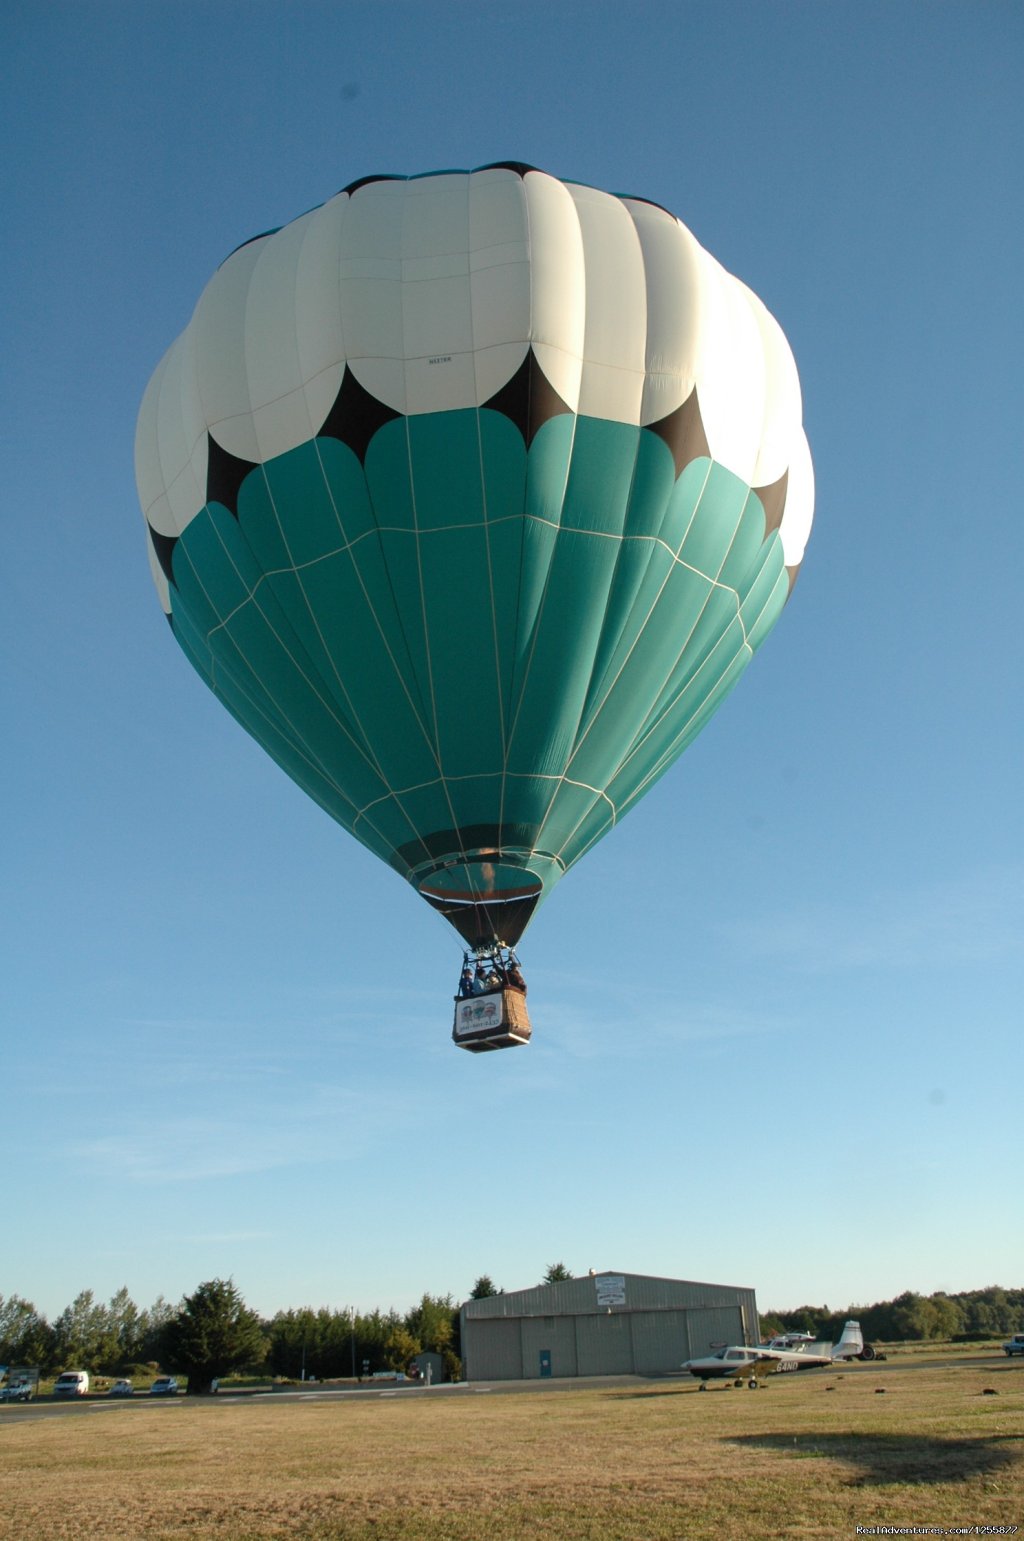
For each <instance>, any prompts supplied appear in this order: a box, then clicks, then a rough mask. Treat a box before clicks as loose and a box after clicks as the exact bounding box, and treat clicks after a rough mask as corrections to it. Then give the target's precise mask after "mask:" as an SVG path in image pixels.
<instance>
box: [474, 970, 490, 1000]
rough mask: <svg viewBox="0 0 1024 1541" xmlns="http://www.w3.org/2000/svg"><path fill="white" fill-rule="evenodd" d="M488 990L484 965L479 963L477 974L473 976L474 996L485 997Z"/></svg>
mask: <svg viewBox="0 0 1024 1541" xmlns="http://www.w3.org/2000/svg"><path fill="white" fill-rule="evenodd" d="M486 989H487V979H486V977H485V975H484V966H483V964H482V963H478V964H477V966H476V973H475V974H474V975H473V994H474V995H483V993H484V991H485V990H486Z"/></svg>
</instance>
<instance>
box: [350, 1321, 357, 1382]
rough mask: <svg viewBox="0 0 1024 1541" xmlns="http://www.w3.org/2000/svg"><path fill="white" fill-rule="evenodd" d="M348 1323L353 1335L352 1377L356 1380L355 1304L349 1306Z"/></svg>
mask: <svg viewBox="0 0 1024 1541" xmlns="http://www.w3.org/2000/svg"><path fill="white" fill-rule="evenodd" d="M348 1323H349V1330H350V1332H351V1335H352V1379H353V1380H355V1378H356V1308H355V1306H349V1309H348Z"/></svg>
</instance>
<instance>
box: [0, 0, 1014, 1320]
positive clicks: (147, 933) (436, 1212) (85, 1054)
mask: <svg viewBox="0 0 1024 1541" xmlns="http://www.w3.org/2000/svg"><path fill="white" fill-rule="evenodd" d="M1022 44H1024V13H1022V12H1021V10H1020V8H1019V7H1016V6H1013V5H1010V4H988V3H983V0H977V3H970V4H967V3H965V4H954V3H943V4H938V3H935V4H923V3H922V4H913V5H912V4H901V3H891V4H886V5H870V4H862V3H858V4H846V3H842V0H839V3H830V4H825V3H820V4H818V3H815V4H811V3H808V4H770V3H751V4H739V3H732V4H729V3H725V4H723V3H720V0H716V3H714V4H703V3H689V4H687V3H682V4H661V3H649V4H638V5H635V6H628V7H627V6H621V5H606V4H602V3H600V0H598V3H590V4H586V5H584V4H579V5H576V4H568V3H559V0H549V3H546V4H542V5H541V4H533V3H530V0H526V3H520V4H515V5H505V6H495V5H490V4H486V3H485V4H479V3H477V4H473V5H469V4H468V3H467V4H461V3H448V4H445V5H435V4H427V3H424V4H387V3H384V4H380V5H376V6H372V7H371V6H364V5H350V4H345V3H340V4H339V3H334V4H324V5H321V4H317V3H305V4H298V3H295V4H283V3H279V4H275V5H270V4H259V3H253V4H243V3H227V0H221V3H217V0H213V3H209V4H204V5H191V4H188V3H178V0H176V3H174V4H171V3H167V4H160V3H153V0H146V3H142V4H138V5H130V4H128V3H127V0H125V3H123V4H101V3H86V4H80V3H75V4H67V5H61V4H52V3H46V0H42V3H40V0H32V3H22V0H9V3H8V4H7V5H6V6H5V8H4V15H3V19H2V21H0V57H2V58H3V59H4V61H5V62H4V65H3V70H4V76H5V79H4V89H3V92H2V99H3V105H2V109H0V110H2V113H3V117H4V119H5V121H4V122H3V136H4V143H5V146H6V147H7V153H6V155H5V170H4V203H5V210H6V215H7V228H8V239H7V241H6V242H5V243H4V248H3V254H2V256H0V263H2V272H0V281H2V287H3V292H4V293H5V295H7V296H8V298H9V299H10V298H12V297H13V304H11V305H10V308H9V312H8V315H7V318H6V322H5V338H4V346H3V368H2V378H0V389H2V392H3V402H2V408H3V410H2V418H0V421H2V424H3V430H2V431H3V456H4V463H5V473H4V484H5V491H6V497H5V500H4V503H5V507H4V515H3V529H4V558H5V560H4V563H3V569H4V606H3V625H4V644H3V649H2V654H0V675H2V690H3V707H2V709H3V716H4V721H5V722H6V723H7V725H8V735H7V745H8V747H7V753H6V754H5V756H4V757H3V761H2V769H0V775H2V778H3V807H4V810H5V814H6V821H5V822H6V830H5V833H4V837H3V849H4V859H3V865H4V876H5V881H4V894H5V897H6V899H7V906H6V908H7V918H6V923H5V927H4V931H5V941H6V943H7V958H6V962H5V964H4V980H3V985H4V988H3V993H2V1005H0V1013H2V1017H3V1042H4V1051H3V1058H2V1083H0V1084H2V1086H3V1098H4V1107H5V1117H6V1122H7V1134H8V1138H7V1139H6V1140H5V1142H4V1143H5V1159H4V1169H5V1176H4V1182H3V1190H4V1196H3V1216H4V1233H5V1238H6V1239H5V1243H4V1245H3V1247H2V1248H0V1294H10V1293H14V1292H17V1293H19V1294H21V1295H24V1296H27V1297H28V1298H30V1299H32V1300H33V1301H35V1303H36V1304H37V1306H38V1307H39V1308H40V1309H42V1310H44V1311H46V1312H47V1313H48V1314H50V1315H53V1314H55V1313H56V1312H58V1311H59V1310H60V1309H61V1308H62V1307H63V1306H64V1305H65V1304H66V1303H67V1302H68V1301H69V1300H70V1299H71V1298H72V1297H73V1295H75V1294H76V1293H77V1292H78V1291H79V1290H80V1289H82V1288H91V1289H93V1290H94V1291H95V1293H96V1294H97V1295H98V1296H100V1297H103V1298H108V1297H109V1296H110V1295H111V1294H112V1293H113V1292H114V1291H115V1290H116V1289H117V1288H118V1287H119V1286H121V1285H122V1284H126V1285H127V1286H128V1288H129V1290H130V1292H131V1293H132V1295H133V1296H134V1298H135V1299H136V1300H137V1301H138V1302H139V1303H140V1304H148V1303H149V1302H151V1301H152V1300H153V1299H154V1298H155V1297H156V1296H157V1295H158V1294H161V1293H162V1294H164V1295H166V1296H167V1297H168V1298H171V1299H177V1298H178V1297H179V1296H180V1295H181V1294H182V1293H184V1292H185V1291H189V1290H191V1289H193V1288H194V1287H195V1285H196V1284H197V1283H199V1282H200V1281H201V1280H204V1279H208V1278H211V1277H219V1276H226V1275H229V1274H230V1275H232V1276H233V1277H234V1278H235V1281H236V1283H237V1284H238V1286H239V1287H240V1289H241V1290H242V1292H243V1294H244V1295H245V1296H246V1298H247V1299H248V1301H249V1302H250V1304H252V1305H253V1306H255V1307H256V1308H257V1309H259V1310H261V1311H263V1312H266V1313H268V1314H269V1313H272V1312H273V1311H274V1310H276V1309H278V1308H282V1307H287V1306H298V1305H301V1304H304V1303H310V1304H313V1305H321V1304H324V1305H331V1306H338V1307H340V1306H343V1305H348V1304H352V1305H355V1306H357V1307H358V1308H360V1309H370V1308H372V1307H373V1306H375V1305H380V1306H382V1307H387V1306H389V1305H392V1304H393V1305H396V1306H398V1307H400V1308H402V1307H405V1306H407V1305H408V1304H410V1303H411V1302H412V1301H413V1300H414V1299H416V1298H418V1297H419V1295H420V1294H421V1293H422V1292H423V1291H424V1290H429V1291H431V1292H432V1293H449V1292H450V1293H451V1294H453V1295H454V1296H456V1297H457V1298H462V1297H464V1296H465V1295H466V1294H467V1293H468V1292H469V1290H470V1288H471V1286H472V1284H473V1282H474V1280H475V1279H476V1277H477V1276H478V1275H479V1274H481V1273H485V1272H486V1273H488V1274H490V1275H491V1276H492V1277H493V1278H494V1279H495V1280H496V1281H497V1283H499V1284H500V1285H501V1286H503V1287H505V1288H507V1289H513V1288H517V1287H521V1286H526V1285H530V1284H532V1283H535V1282H537V1281H538V1280H539V1279H540V1277H541V1275H542V1273H543V1271H544V1268H545V1267H546V1265H547V1264H549V1263H551V1262H553V1261H556V1260H562V1261H564V1262H565V1263H566V1264H567V1265H568V1266H569V1267H570V1268H571V1269H572V1270H573V1271H574V1272H577V1273H582V1272H585V1271H586V1270H587V1269H588V1268H591V1267H593V1268H596V1269H605V1268H611V1269H615V1270H621V1271H628V1272H637V1273H652V1274H661V1275H669V1276H675V1277H683V1278H690V1279H705V1280H713V1281H720V1282H729V1283H736V1284H745V1285H752V1286H754V1287H755V1288H756V1290H757V1292H758V1301H759V1304H760V1306H761V1308H762V1310H765V1309H768V1308H770V1307H788V1306H794V1305H797V1304H800V1303H801V1302H805V1301H812V1302H815V1303H822V1302H824V1303H827V1304H829V1305H830V1306H831V1307H832V1308H833V1309H841V1308H843V1307H845V1306H846V1305H848V1304H851V1303H866V1302H869V1301H872V1300H876V1299H882V1298H887V1297H889V1296H891V1295H894V1294H897V1293H899V1292H900V1291H902V1290H905V1289H917V1290H921V1291H924V1292H930V1291H932V1290H935V1289H948V1290H952V1291H955V1290H963V1289H971V1288H976V1287H981V1286H984V1285H986V1284H991V1283H1002V1284H1004V1285H1007V1286H1010V1285H1014V1286H1017V1285H1020V1284H1021V1282H1022V1280H1024V1242H1022V1240H1021V1234H1020V1227H1019V1226H1016V1227H1014V1226H1012V1225H1008V1224H1007V1218H1006V1217H1007V1214H1008V1213H1009V1212H1010V1210H1011V1209H1012V1202H1011V1199H1012V1196H1013V1195H1015V1194H1016V1193H1017V1192H1018V1191H1019V1187H1020V1181H1021V1177H1022V1159H1021V1139H1020V1024H1021V1016H1022V1010H1021V995H1022V989H1021V986H1022V979H1021V936H1022V925H1021V922H1022V918H1024V917H1022V904H1021V889H1022V884H1021V876H1022V865H1024V863H1022V840H1021V835H1022V828H1021V796H1020V762H1021V752H1020V751H1021V742H1022V730H1021V713H1020V694H1019V681H1020V672H1021V671H1020V665H1021V654H1020V644H1019V626H1018V623H1017V615H1018V609H1019V573H1020V558H1021V538H1020V530H1021V505H1020V489H1021V485H1022V481H1024V476H1022V473H1024V464H1022V460H1024V455H1022V436H1021V420H1022V405H1024V403H1022V391H1021V370H1020V339H1021V336H1022V325H1021V323H1022V315H1021V302H1020V293H1021V291H1020V253H1021V250H1022V247H1024V220H1022V215H1021V201H1020V157H1021V147H1022V145H1024V121H1022V119H1024V111H1022V106H1021V93H1020V85H1019V82H1020V75H1021V69H1022V65H1024V48H1022ZM499 159H517V160H522V161H527V162H530V163H532V164H534V165H537V166H539V167H542V168H543V169H545V170H548V171H551V172H553V173H555V174H556V175H559V176H564V177H569V178H572V179H574V180H578V181H584V182H591V183H593V184H595V185H597V186H599V187H604V188H607V189H610V190H613V191H617V192H631V193H638V194H641V195H643V196H646V197H649V198H651V199H653V200H655V201H657V202H659V203H662V204H664V205H665V206H666V207H668V208H670V209H671V210H672V211H673V212H675V213H677V214H678V215H679V216H680V217H681V218H682V219H683V220H684V221H685V222H686V223H687V224H688V225H689V226H690V228H691V229H692V230H693V232H694V233H695V235H696V236H697V238H698V239H699V240H700V241H701V242H702V243H703V244H704V245H705V246H706V247H707V248H708V249H709V250H710V251H711V252H713V253H714V255H715V256H716V257H717V258H718V259H719V260H720V261H721V262H722V263H723V264H724V265H725V266H726V267H727V268H728V269H730V270H731V271H732V272H734V273H736V274H737V275H738V276H739V277H741V278H742V279H743V280H744V281H745V282H746V283H748V284H749V285H750V286H751V287H752V288H753V289H754V290H755V291H756V292H757V293H758V294H759V295H760V296H761V298H762V299H763V300H764V301H765V303H766V304H767V305H768V307H769V309H771V310H772V311H773V313H774V314H775V315H776V316H777V318H778V319H779V321H780V322H781V324H782V327H783V329H784V331H785V332H786V335H787V336H788V338H789V340H790V343H791V345H792V347H793V350H794V353H795V356H796V360H797V364H798V367H799V369H800V374H801V381H802V385H803V392H804V410H805V422H806V426H807V431H808V436H809V438H810V443H811V450H812V454H813V457H814V462H815V473H816V480H817V515H816V523H815V529H814V533H813V535H812V538H811V543H810V546H809V549H808V555H807V559H806V561H805V564H804V569H803V572H802V575H801V578H800V582H799V584H798V586H797V589H796V591H795V593H794V597H793V600H792V603H791V604H790V605H789V607H788V609H787V612H786V614H785V615H784V616H783V618H782V621H781V622H780V624H779V626H778V628H777V630H776V631H775V633H774V634H773V636H772V637H771V639H770V641H769V643H768V645H767V646H766V647H765V648H764V650H763V651H762V652H761V653H760V654H759V655H758V658H757V659H756V661H755V663H754V665H753V666H752V668H751V669H750V670H749V671H748V673H747V675H746V677H745V678H744V680H743V682H742V683H741V685H740V687H739V688H738V689H737V691H736V692H735V693H734V694H733V695H732V696H731V697H730V699H729V701H728V702H727V703H726V705H725V706H724V708H723V709H722V711H721V712H720V713H719V714H718V716H717V717H716V718H715V720H714V721H713V722H712V723H711V725H710V726H709V727H708V728H707V730H706V731H705V733H704V734H703V736H702V737H701V739H700V740H699V741H698V743H697V744H696V745H695V746H694V747H693V748H692V749H691V750H689V751H688V752H687V754H686V755H685V756H684V757H683V759H682V760H681V761H680V762H679V764H678V765H677V766H676V767H675V768H674V769H673V771H672V772H671V773H670V774H669V775H668V776H666V777H665V778H664V779H663V780H662V781H661V782H660V783H659V784H658V786H657V787H656V788H655V789H654V790H653V791H652V792H651V794H650V795H649V796H648V797H647V798H646V799H645V801H644V802H643V804H642V805H641V806H640V807H639V808H638V809H637V810H636V811H635V812H634V813H632V814H631V816H630V817H629V819H628V820H626V821H625V822H624V823H623V824H622V826H621V827H620V828H619V829H617V830H616V831H615V832H614V833H613V834H612V835H611V836H609V837H608V838H607V839H606V840H605V841H604V842H603V843H602V844H601V845H600V846H599V847H597V848H595V849H594V850H593V851H592V852H591V853H590V854H589V855H588V857H587V859H586V861H585V863H583V864H582V865H581V866H580V867H579V868H577V869H576V870H575V871H574V872H573V873H571V874H570V875H569V876H568V877H567V878H566V880H565V881H564V883H562V884H561V886H560V887H559V889H558V891H557V893H556V894H555V895H554V896H553V897H552V898H551V900H550V901H549V903H548V904H547V905H546V906H545V908H544V910H543V911H542V913H541V915H540V916H539V918H538V920H537V921H536V923H535V924H534V926H533V927H532V928H531V930H530V932H529V933H528V935H527V938H526V941H525V943H524V946H523V949H522V953H523V957H524V963H525V965H526V969H527V974H528V978H529V980H530V1003H531V1013H532V1016H533V1021H534V1042H533V1044H532V1045H531V1046H530V1048H529V1049H528V1050H522V1051H519V1050H517V1051H515V1052H514V1053H509V1054H500V1055H488V1056H481V1057H478V1056H472V1055H465V1054H460V1053H458V1052H457V1051H456V1050H455V1049H454V1048H453V1047H452V1045H451V1042H450V1039H449V1033H450V1025H451V1004H450V997H451V992H452V988H453V985H454V980H455V976H456V975H457V972H458V966H459V961H460V949H459V944H458V941H457V939H456V938H455V936H454V933H452V932H450V931H449V930H448V928H447V927H446V926H445V925H444V923H443V922H442V921H441V920H440V919H439V918H438V917H437V916H436V915H434V914H432V913H431V912H430V911H429V910H428V909H427V907H426V906H425V905H423V904H422V902H421V901H420V900H418V899H417V898H416V896H415V895H414V894H413V892H412V891H411V889H408V888H406V886H405V885H404V884H403V883H402V882H401V881H400V880H399V879H398V878H397V877H396V876H395V874H394V873H392V872H390V871H389V870H387V869H386V868H385V867H383V866H382V865H380V864H378V863H377V862H376V861H375V860H374V859H373V858H372V857H370V856H369V855H368V853H367V852H365V851H364V850H363V849H362V848H361V847H359V846H357V845H356V844H355V843H354V842H353V841H352V840H351V839H350V838H349V837H348V836H346V835H345V834H344V833H343V832H342V831H340V830H339V829H337V828H336V827H335V826H334V825H333V824H331V823H330V821H329V820H327V818H326V817H325V816H324V815H323V814H322V813H321V812H320V810H319V809H317V808H316V807H314V806H313V805H312V804H311V803H308V802H307V801H305V800H304V798H303V796H302V795H301V794H300V793H299V792H298V791H297V790H296V789H295V788H293V787H292V786H291V785H290V784H289V783H288V782H287V781H286V779H285V778H284V777H283V775H282V774H281V772H279V771H278V770H277V768H276V767H275V766H274V765H273V764H272V763H271V762H270V761H269V760H268V759H267V758H266V757H265V756H264V754H263V753H262V751H260V750H259V749H258V748H257V746H256V745H255V744H254V743H252V742H251V741H250V740H249V739H248V738H247V737H246V735H245V734H243V733H242V732H241V731H240V730H239V729H238V728H237V726H236V725H235V724H234V723H233V722H232V721H231V719H230V718H229V717H228V715H227V714H226V713H225V712H223V710H222V709H221V708H220V706H219V705H218V703H217V702H216V701H215V700H214V698H213V697H212V696H211V695H210V694H209V693H208V692H207V691H206V690H205V689H204V688H203V686H202V685H201V683H200V682H199V680H198V679H197V678H196V676H195V675H194V674H193V672H192V670H191V669H190V668H189V666H188V664H187V663H186V661H185V659H184V657H183V656H182V655H181V654H180V652H179V651H178V649H177V648H176V647H175V646H174V644H173V641H172V639H171V637H170V635H169V632H168V628H167V626H166V623H165V621H164V620H163V617H162V614H161V611H160V607H159V604H158V602H157V599H156V597H155V594H154V592H153V588H152V584H151V582H150V578H149V574H148V569H147V563H146V556H145V544H144V538H143V525H142V519H141V515H140V513H139V509H138V502H137V498H136V494H135V487H134V475H133V463H132V444H133V435H134V427H135V417H136V413H137V410H138V404H139V400H140V398H141V395H142V391H143V389H144V387H145V384H146V381H147V379H148V377H149V375H150V373H151V372H152V370H153V368H154V367H155V365H156V363H157V361H158V359H159V357H160V355H161V354H162V353H163V351H164V350H165V348H166V347H167V346H168V344H169V343H170V342H171V341H172V340H173V338H174V337H175V336H176V335H177V334H178V332H179V331H180V330H181V329H182V327H183V326H184V325H185V323H186V321H187V320H188V317H189V315H190V313H191V310H192V307H193V305H194V303H195V300H196V299H197V297H198V295H199V293H200V291H201V289H202V287H203V285H204V284H205V283H206V281H207V279H208V278H209V276H210V275H211V273H212V272H213V270H214V268H215V267H216V266H217V264H218V263H219V262H220V261H221V260H222V259H223V258H224V257H225V256H226V255H227V253H228V252H229V251H231V250H232V249H233V248H234V247H235V246H237V245H238V244H239V243H240V242H241V241H243V240H245V239H247V238H248V237H249V236H251V235H253V234H256V233H257V232H259V231H263V230H265V229H267V228H269V227H272V226H276V225H279V224H282V223H284V222H286V221H287V220H289V219H291V218H293V217H295V216H296V215H298V214H299V213H301V212H303V211H304V210H305V209H307V208H309V207H311V206H312V205H313V204H316V203H319V202H321V201H323V199H325V198H326V197H329V196H330V195H331V194H332V193H334V192H335V191H336V190H337V189H338V188H340V187H342V186H343V185H345V184H346V183H347V182H349V181H351V180H353V179H354V178H356V177H359V176H363V175H366V174H368V173H373V172H380V171H393V172H400V173H413V172H417V171H426V170H432V169H437V168H441V167H471V166H476V165H482V164H486V163H487V162H490V161H494V160H499Z"/></svg>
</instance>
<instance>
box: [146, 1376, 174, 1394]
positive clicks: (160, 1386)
mask: <svg viewBox="0 0 1024 1541" xmlns="http://www.w3.org/2000/svg"><path fill="white" fill-rule="evenodd" d="M149 1394H150V1396H151V1397H176V1396H177V1395H178V1382H177V1381H176V1380H175V1379H174V1376H173V1375H158V1376H157V1378H156V1380H155V1381H154V1382H153V1384H152V1386H150V1388H149Z"/></svg>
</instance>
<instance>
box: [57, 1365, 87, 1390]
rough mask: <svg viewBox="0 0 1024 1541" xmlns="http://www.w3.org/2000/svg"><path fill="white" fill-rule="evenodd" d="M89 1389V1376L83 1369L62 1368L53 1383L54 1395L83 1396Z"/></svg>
mask: <svg viewBox="0 0 1024 1541" xmlns="http://www.w3.org/2000/svg"><path fill="white" fill-rule="evenodd" d="M88 1390H89V1376H88V1372H87V1371H85V1370H64V1371H63V1372H62V1373H61V1374H60V1375H58V1376H57V1379H56V1380H55V1381H54V1383H53V1394H54V1396H55V1397H84V1396H85V1395H86V1393H87V1392H88Z"/></svg>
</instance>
